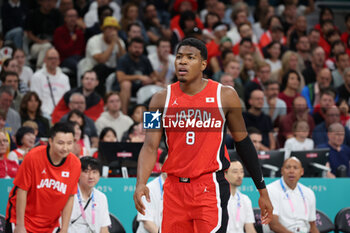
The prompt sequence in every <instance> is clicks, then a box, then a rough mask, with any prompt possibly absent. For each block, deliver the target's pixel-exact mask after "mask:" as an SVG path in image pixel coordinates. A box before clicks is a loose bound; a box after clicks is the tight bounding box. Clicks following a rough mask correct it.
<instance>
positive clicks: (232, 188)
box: [230, 185, 237, 196]
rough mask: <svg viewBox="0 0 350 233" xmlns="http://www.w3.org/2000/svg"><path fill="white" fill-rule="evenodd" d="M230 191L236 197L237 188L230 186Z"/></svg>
mask: <svg viewBox="0 0 350 233" xmlns="http://www.w3.org/2000/svg"><path fill="white" fill-rule="evenodd" d="M230 191H231V195H232V196H234V195H235V194H236V191H237V187H236V186H234V185H230Z"/></svg>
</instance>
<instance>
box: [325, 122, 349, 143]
mask: <svg viewBox="0 0 350 233" xmlns="http://www.w3.org/2000/svg"><path fill="white" fill-rule="evenodd" d="M331 128H332V129H331V131H329V132H328V133H327V135H328V140H329V144H330V145H332V146H333V147H340V146H341V145H342V144H343V142H344V138H345V130H344V127H343V126H342V125H341V124H340V123H339V124H334V125H332V126H331Z"/></svg>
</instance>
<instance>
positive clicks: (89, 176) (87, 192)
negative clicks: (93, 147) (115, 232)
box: [68, 156, 111, 233]
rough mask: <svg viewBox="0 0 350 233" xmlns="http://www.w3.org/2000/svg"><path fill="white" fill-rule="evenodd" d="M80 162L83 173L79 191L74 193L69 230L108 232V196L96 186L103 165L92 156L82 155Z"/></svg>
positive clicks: (72, 231)
mask: <svg viewBox="0 0 350 233" xmlns="http://www.w3.org/2000/svg"><path fill="white" fill-rule="evenodd" d="M80 162H81V174H80V179H79V183H78V192H77V194H75V195H74V204H73V210H72V215H71V218H70V223H69V227H68V232H70V233H80V232H99V233H108V232H109V231H108V226H109V225H111V219H110V217H109V211H108V201H107V197H106V195H105V194H104V193H102V192H101V191H99V190H98V189H96V188H95V186H96V184H97V183H98V181H99V180H100V177H101V174H102V165H101V163H100V162H99V161H98V160H97V159H95V158H92V157H90V156H85V157H82V158H81V159H80Z"/></svg>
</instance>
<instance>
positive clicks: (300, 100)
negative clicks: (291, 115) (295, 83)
mask: <svg viewBox="0 0 350 233" xmlns="http://www.w3.org/2000/svg"><path fill="white" fill-rule="evenodd" d="M293 110H294V112H295V114H297V115H298V114H303V113H305V111H307V104H306V100H305V98H304V97H301V96H299V97H296V98H295V99H294V101H293Z"/></svg>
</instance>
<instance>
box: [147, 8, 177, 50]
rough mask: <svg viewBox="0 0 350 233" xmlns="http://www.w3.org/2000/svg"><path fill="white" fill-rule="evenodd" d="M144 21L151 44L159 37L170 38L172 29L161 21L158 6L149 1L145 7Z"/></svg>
mask: <svg viewBox="0 0 350 233" xmlns="http://www.w3.org/2000/svg"><path fill="white" fill-rule="evenodd" d="M143 22H144V26H145V30H146V33H147V36H148V38H149V41H150V44H156V43H157V42H158V40H159V39H161V38H166V39H170V38H171V35H172V31H171V30H170V28H167V27H166V25H165V24H164V23H163V22H161V20H160V18H159V17H158V13H157V9H156V6H155V5H154V4H153V3H148V4H147V5H146V6H145V7H144V9H143Z"/></svg>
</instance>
